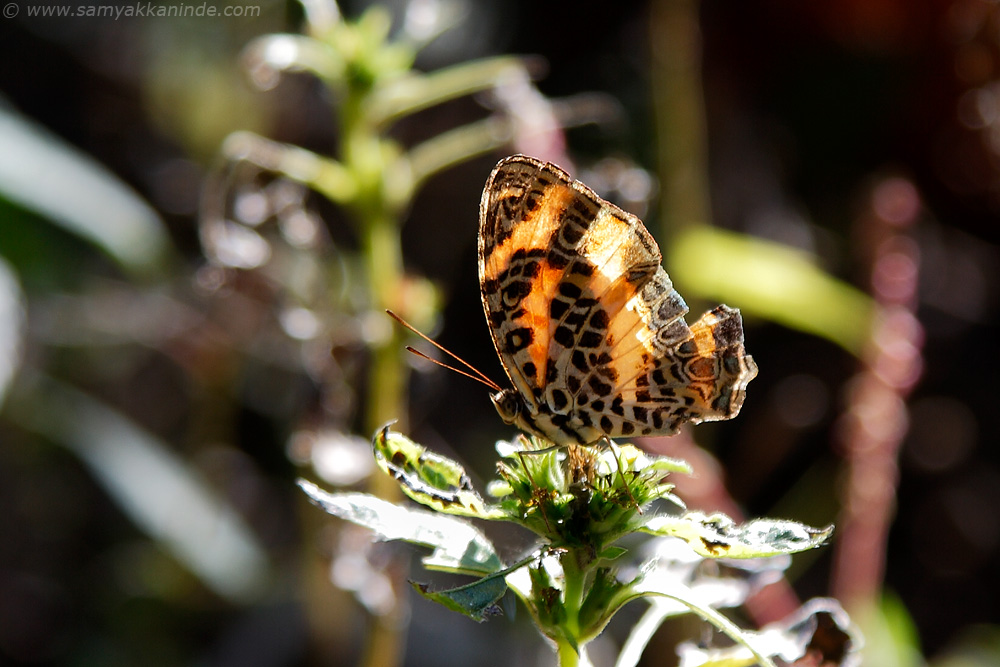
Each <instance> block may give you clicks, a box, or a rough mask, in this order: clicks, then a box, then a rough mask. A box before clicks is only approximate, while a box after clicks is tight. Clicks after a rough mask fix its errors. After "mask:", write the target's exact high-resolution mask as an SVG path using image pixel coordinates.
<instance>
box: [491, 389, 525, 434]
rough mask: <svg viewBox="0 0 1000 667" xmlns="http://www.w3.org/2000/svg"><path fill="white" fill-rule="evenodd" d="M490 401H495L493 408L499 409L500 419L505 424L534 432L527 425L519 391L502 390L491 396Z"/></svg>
mask: <svg viewBox="0 0 1000 667" xmlns="http://www.w3.org/2000/svg"><path fill="white" fill-rule="evenodd" d="M490 400H491V401H493V407H495V408H496V409H497V412H498V413H499V414H500V419H502V420H503V422H504V423H505V424H513V425H515V426H517V427H519V428H521V429H522V430H525V431H530V432H533V431H534V429H533V428H528V425H527V424H526V423H525V421H526V420H525V413H526V411H525V406H524V402H523V401H522V400H521V396H520V395H519V394H518V393H517V390H515V389H501V390H500V391H497V392H494V393H492V394H490Z"/></svg>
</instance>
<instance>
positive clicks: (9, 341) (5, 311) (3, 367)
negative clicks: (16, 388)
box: [0, 259, 24, 405]
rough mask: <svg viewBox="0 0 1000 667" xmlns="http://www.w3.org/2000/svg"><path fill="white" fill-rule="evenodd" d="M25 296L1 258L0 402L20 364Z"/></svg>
mask: <svg viewBox="0 0 1000 667" xmlns="http://www.w3.org/2000/svg"><path fill="white" fill-rule="evenodd" d="M23 327H24V297H23V296H22V294H21V286H20V284H19V282H18V280H17V275H16V274H15V273H14V271H13V270H12V269H11V267H10V265H8V264H7V262H5V261H3V260H2V259H0V405H3V399H4V397H5V396H6V395H7V388H8V387H9V386H10V383H11V381H12V380H13V379H14V373H15V372H17V368H18V366H20V365H21V348H22V345H23V337H24V331H23Z"/></svg>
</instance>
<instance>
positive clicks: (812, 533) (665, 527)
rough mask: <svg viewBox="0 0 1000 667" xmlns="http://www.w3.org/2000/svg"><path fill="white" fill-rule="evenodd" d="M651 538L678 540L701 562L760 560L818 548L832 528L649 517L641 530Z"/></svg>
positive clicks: (697, 515)
mask: <svg viewBox="0 0 1000 667" xmlns="http://www.w3.org/2000/svg"><path fill="white" fill-rule="evenodd" d="M640 530H642V531H643V532H647V533H650V534H653V535H662V536H671V537H679V538H681V539H682V540H685V541H686V542H687V543H688V544H689V545H690V546H691V548H692V549H694V551H695V552H696V553H697V554H698V555H700V556H703V557H705V558H762V557H765V556H776V555H778V554H791V553H797V552H799V551H806V550H808V549H815V548H816V547H819V546H822V545H823V544H824V543H826V541H827V540H828V539H829V538H830V536H831V535H832V534H833V526H827V527H826V528H812V527H810V526H806V525H804V524H801V523H798V522H796V521H786V520H781V519H754V520H752V521H749V522H747V523H744V524H737V523H736V522H735V521H733V520H732V519H730V518H729V517H728V516H726V515H725V514H718V513H717V514H712V515H708V516H706V515H705V514H702V513H701V512H688V513H687V514H684V515H683V516H679V517H673V516H650V517H649V518H648V519H647V520H646V522H645V524H644V525H643V526H642V527H641V529H640Z"/></svg>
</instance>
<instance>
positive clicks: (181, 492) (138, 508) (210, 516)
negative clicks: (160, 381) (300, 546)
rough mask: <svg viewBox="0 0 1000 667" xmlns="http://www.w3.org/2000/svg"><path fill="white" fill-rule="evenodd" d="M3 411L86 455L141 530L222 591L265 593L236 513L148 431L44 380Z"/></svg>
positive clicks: (258, 551) (261, 561)
mask: <svg viewBox="0 0 1000 667" xmlns="http://www.w3.org/2000/svg"><path fill="white" fill-rule="evenodd" d="M16 386H17V388H18V391H16V392H14V393H12V394H11V396H10V400H9V403H8V406H7V407H8V408H9V409H8V410H7V413H8V416H9V417H10V418H11V419H12V420H14V421H15V422H17V423H19V424H21V425H22V426H23V427H25V428H27V429H29V430H32V431H35V432H37V433H41V434H42V435H44V436H46V437H48V438H50V439H52V440H53V441H55V442H58V443H60V444H62V445H64V446H66V447H68V448H69V449H70V450H72V451H73V452H74V453H75V454H76V455H77V456H79V457H80V459H81V460H83V462H84V463H86V464H87V466H88V467H89V468H90V470H91V472H92V473H93V474H94V476H95V477H96V478H97V480H98V481H100V483H101V484H102V485H103V486H104V488H105V489H106V490H107V492H108V494H109V495H110V496H111V497H112V498H114V500H115V501H116V502H117V503H118V505H119V506H120V507H121V508H122V510H123V511H124V512H125V513H126V514H127V515H128V516H130V517H131V518H132V520H133V521H134V522H135V523H136V525H138V526H139V527H140V528H141V529H142V530H144V531H146V532H147V533H148V534H149V535H151V536H152V537H153V538H155V539H156V540H158V541H159V542H160V543H162V544H163V545H164V546H165V547H166V548H167V549H169V550H170V551H171V552H172V553H173V554H174V555H175V556H176V557H177V558H178V559H179V560H180V561H181V562H182V563H184V564H185V565H186V566H187V567H188V568H190V570H191V571H192V572H194V573H195V574H196V575H198V576H199V577H201V579H202V581H204V582H205V585H207V586H208V587H209V588H211V589H212V590H214V591H215V592H216V593H218V594H219V595H222V596H224V597H227V598H230V599H233V600H238V601H248V600H252V599H254V598H256V597H257V596H259V595H260V594H261V593H262V592H263V586H264V584H265V583H266V582H267V579H268V574H269V572H268V570H269V567H268V563H267V556H266V554H265V552H264V550H263V548H262V547H261V546H260V545H259V544H258V542H257V540H256V538H255V537H254V535H253V533H252V532H251V531H250V529H249V528H248V527H247V526H246V524H245V523H244V522H243V520H242V518H241V517H240V515H239V514H237V513H236V511H235V510H233V508H232V507H230V506H229V505H228V504H227V503H225V502H223V501H222V500H221V499H220V498H218V497H217V496H216V495H215V494H214V493H213V492H212V491H211V490H210V489H209V488H208V487H207V486H206V485H205V484H204V483H203V482H202V481H201V479H200V478H199V476H198V475H197V474H196V472H195V471H194V470H192V469H191V468H189V467H188V466H187V465H186V464H185V463H184V462H183V461H182V460H180V459H179V458H177V456H175V455H174V454H173V453H172V452H171V451H170V448H169V447H167V445H166V444H165V443H163V442H161V441H160V440H159V439H157V438H155V437H154V436H152V435H151V434H150V433H148V432H146V431H144V430H143V429H141V428H139V427H138V426H137V425H136V424H134V423H133V422H131V421H130V420H128V419H126V418H125V417H124V416H123V415H121V414H120V413H118V412H116V411H115V410H113V409H111V408H110V407H108V406H107V405H105V404H103V403H101V402H100V401H97V400H95V399H94V398H91V397H90V396H88V395H86V394H84V393H83V392H81V391H79V390H77V389H74V388H73V387H70V386H68V385H65V384H62V383H60V382H57V381H55V380H52V379H49V378H44V377H33V378H31V379H30V380H25V381H24V382H20V383H18V385H16Z"/></svg>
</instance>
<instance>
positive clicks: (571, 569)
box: [559, 549, 587, 665]
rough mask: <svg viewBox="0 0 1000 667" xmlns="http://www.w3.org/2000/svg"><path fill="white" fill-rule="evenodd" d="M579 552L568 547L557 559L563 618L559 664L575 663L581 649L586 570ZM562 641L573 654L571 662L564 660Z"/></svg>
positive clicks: (565, 657) (565, 656)
mask: <svg viewBox="0 0 1000 667" xmlns="http://www.w3.org/2000/svg"><path fill="white" fill-rule="evenodd" d="M580 556H581V553H580V551H579V550H578V549H570V550H569V551H567V552H566V553H564V554H563V555H562V557H561V558H560V559H559V561H560V563H561V564H562V570H563V610H564V611H565V614H566V616H565V618H564V620H563V625H562V628H561V636H562V637H563V639H562V640H561V641H560V642H559V664H560V665H566V664H572V665H575V664H577V662H578V660H579V655H578V651H582V650H583V640H582V639H581V637H580V610H581V609H582V608H583V598H584V594H585V591H586V577H587V575H586V571H585V569H584V568H582V567H581V566H580ZM563 643H567V644H569V645H570V649H571V652H572V654H573V661H572V662H565V660H566V659H567V657H568V656H567V655H565V653H566V651H565V650H564V647H563Z"/></svg>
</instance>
